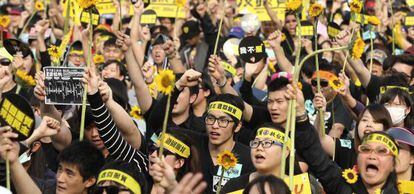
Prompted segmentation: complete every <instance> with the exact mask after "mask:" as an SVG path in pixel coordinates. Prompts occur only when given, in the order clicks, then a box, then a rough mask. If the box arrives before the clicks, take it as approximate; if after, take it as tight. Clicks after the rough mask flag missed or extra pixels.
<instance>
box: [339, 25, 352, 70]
mask: <svg viewBox="0 0 414 194" xmlns="http://www.w3.org/2000/svg"><path fill="white" fill-rule="evenodd" d="M354 35H355V28H353V29H352V33H351V40H349V43H348V45H351V42H352V40H353V39H354ZM348 57H349V52H347V53H346V54H345V61H344V66H343V67H342V71H341V72H342V73H345V68H346V65H347V64H348Z"/></svg>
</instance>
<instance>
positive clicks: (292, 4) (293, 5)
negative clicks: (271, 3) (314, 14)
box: [286, 0, 302, 11]
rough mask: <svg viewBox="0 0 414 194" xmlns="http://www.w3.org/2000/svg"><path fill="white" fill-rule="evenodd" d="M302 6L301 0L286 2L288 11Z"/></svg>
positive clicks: (296, 9)
mask: <svg viewBox="0 0 414 194" xmlns="http://www.w3.org/2000/svg"><path fill="white" fill-rule="evenodd" d="M301 6H302V1H301V0H292V1H290V2H288V3H286V9H287V10H289V11H298V9H299V8H300V7H301Z"/></svg>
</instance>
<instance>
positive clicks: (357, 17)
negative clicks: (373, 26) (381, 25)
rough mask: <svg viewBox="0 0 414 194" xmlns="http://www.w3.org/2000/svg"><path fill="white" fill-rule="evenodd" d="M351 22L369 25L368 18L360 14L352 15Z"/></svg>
mask: <svg viewBox="0 0 414 194" xmlns="http://www.w3.org/2000/svg"><path fill="white" fill-rule="evenodd" d="M351 21H354V22H357V23H359V24H362V22H364V24H368V18H367V16H366V15H364V14H359V13H352V15H351Z"/></svg>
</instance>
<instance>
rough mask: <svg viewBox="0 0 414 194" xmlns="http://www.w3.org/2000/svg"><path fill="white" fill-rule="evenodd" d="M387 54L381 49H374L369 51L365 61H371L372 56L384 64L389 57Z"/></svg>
mask: <svg viewBox="0 0 414 194" xmlns="http://www.w3.org/2000/svg"><path fill="white" fill-rule="evenodd" d="M387 57H388V56H387V54H386V53H385V52H384V51H383V50H380V49H374V50H372V51H368V53H367V58H366V60H365V62H369V61H370V60H371V58H372V59H373V60H375V61H377V62H379V63H380V64H381V65H382V64H384V60H385V59H386V58H387Z"/></svg>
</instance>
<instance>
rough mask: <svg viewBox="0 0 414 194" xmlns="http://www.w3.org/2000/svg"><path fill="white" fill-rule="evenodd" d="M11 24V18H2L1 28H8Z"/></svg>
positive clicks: (0, 19) (0, 21)
mask: <svg viewBox="0 0 414 194" xmlns="http://www.w3.org/2000/svg"><path fill="white" fill-rule="evenodd" d="M9 24H10V18H9V16H6V15H5V16H0V26H1V27H3V28H7V27H8V26H9Z"/></svg>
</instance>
